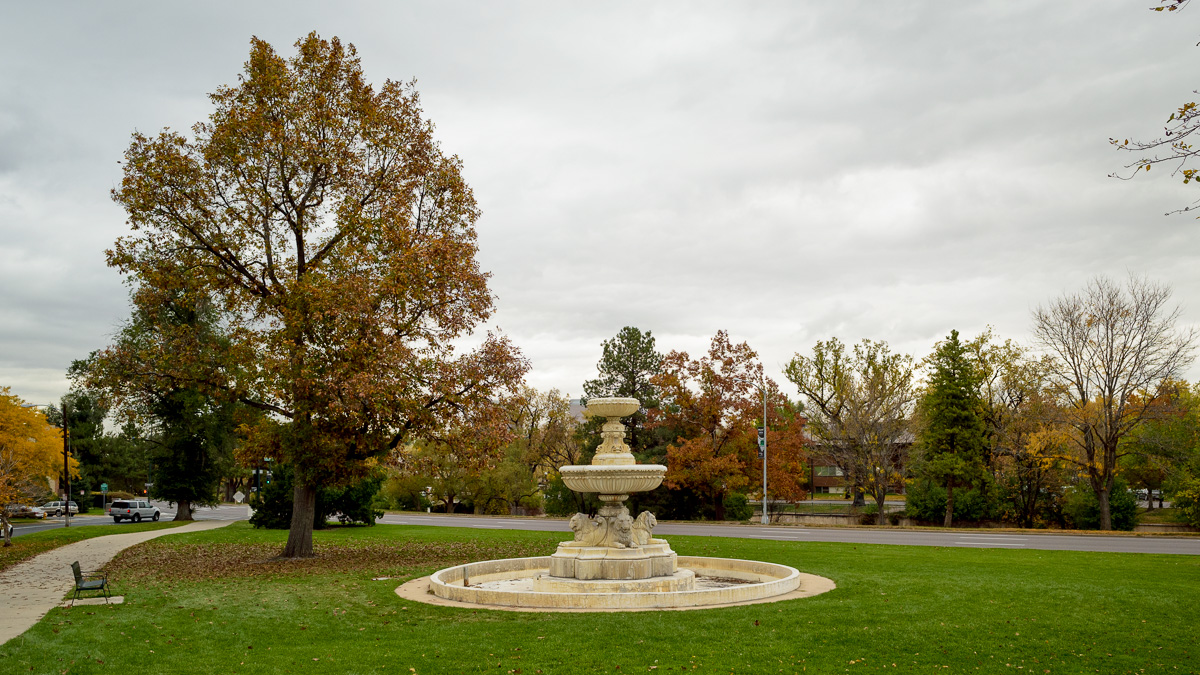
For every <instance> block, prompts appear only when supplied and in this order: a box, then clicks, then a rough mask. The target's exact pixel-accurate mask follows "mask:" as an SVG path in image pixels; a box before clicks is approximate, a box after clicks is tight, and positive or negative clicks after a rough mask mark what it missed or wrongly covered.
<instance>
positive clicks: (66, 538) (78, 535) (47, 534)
mask: <svg viewBox="0 0 1200 675" xmlns="http://www.w3.org/2000/svg"><path fill="white" fill-rule="evenodd" d="M183 524H184V523H176V522H159V523H128V524H125V525H75V526H73V527H59V528H55V529H52V530H42V531H41V532H31V533H29V534H22V535H21V536H19V537H13V540H12V546H0V572H3V571H4V570H6V569H8V568H10V567H12V566H13V565H16V564H17V563H21V562H24V561H26V560H29V559H30V558H32V557H34V556H36V555H37V554H39V553H45V552H46V551H49V550H51V549H56V548H58V547H60V546H66V545H67V544H74V543H75V542H77V541H83V540H84V539H91V538H92V537H103V536H105V535H109V534H124V533H129V532H144V531H146V530H162V529H166V528H172V527H179V526H180V525H183Z"/></svg>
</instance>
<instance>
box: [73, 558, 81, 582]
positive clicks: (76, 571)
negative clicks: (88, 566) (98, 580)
mask: <svg viewBox="0 0 1200 675" xmlns="http://www.w3.org/2000/svg"><path fill="white" fill-rule="evenodd" d="M71 573H72V574H74V575H75V585H76V586H78V585H79V584H82V583H83V572H81V571H79V561H78V560H76V561H75V562H73V563H71Z"/></svg>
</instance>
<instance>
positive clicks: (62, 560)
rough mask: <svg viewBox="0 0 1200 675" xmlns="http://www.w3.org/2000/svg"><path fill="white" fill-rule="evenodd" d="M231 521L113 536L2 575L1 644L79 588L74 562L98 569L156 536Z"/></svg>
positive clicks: (49, 553) (56, 551)
mask: <svg viewBox="0 0 1200 675" xmlns="http://www.w3.org/2000/svg"><path fill="white" fill-rule="evenodd" d="M231 522H233V521H230V520H202V521H197V522H194V523H191V524H188V525H184V526H182V527H173V528H170V529H164V530H152V531H149V532H130V533H129V534H109V535H105V536H103V537H93V538H92V539H85V540H83V541H77V542H75V543H74V544H67V545H66V546H62V547H59V548H56V549H54V550H52V551H46V552H45V553H42V554H40V555H37V556H34V557H33V558H30V559H29V560H26V561H25V562H23V563H20V564H18V565H14V566H13V567H10V568H9V569H7V570H5V571H3V572H0V608H3V609H2V610H0V645H2V644H4V643H5V642H8V641H9V640H11V639H13V638H15V637H17V636H18V635H20V634H21V633H24V632H25V631H27V630H29V629H30V627H32V626H33V624H35V623H37V622H38V621H40V620H41V618H42V617H43V616H46V613H47V612H49V611H50V610H51V609H54V608H55V607H57V606H58V605H59V603H61V602H62V600H63V596H64V595H66V593H67V591H70V590H71V589H73V588H74V587H75V579H74V577H72V576H71V563H73V562H75V561H76V560H78V561H79V567H80V568H82V569H84V570H98V569H100V568H101V567H103V566H104V565H106V564H108V561H110V560H112V559H113V557H115V556H116V555H117V554H118V553H120V552H121V551H123V550H125V549H127V548H129V547H130V546H134V545H136V544H140V543H142V542H143V541H149V540H151V539H154V538H156V537H163V536H166V535H169V534H181V533H183V532H197V531H200V530H212V529H215V528H218V527H224V526H225V525H228V524H229V523H231Z"/></svg>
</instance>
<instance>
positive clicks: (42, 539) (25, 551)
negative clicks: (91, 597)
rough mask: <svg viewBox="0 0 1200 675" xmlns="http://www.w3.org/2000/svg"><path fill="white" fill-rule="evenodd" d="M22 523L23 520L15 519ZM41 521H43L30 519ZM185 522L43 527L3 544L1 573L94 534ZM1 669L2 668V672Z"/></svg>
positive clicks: (157, 527)
mask: <svg viewBox="0 0 1200 675" xmlns="http://www.w3.org/2000/svg"><path fill="white" fill-rule="evenodd" d="M16 522H21V521H16ZM29 522H38V523H40V522H41V521H29ZM182 524H183V523H175V522H161V523H129V524H126V525H86V526H81V525H75V526H72V527H61V526H60V527H57V528H55V529H53V530H42V531H41V532H31V533H29V534H22V535H21V536H19V537H13V539H12V546H0V572H3V571H4V570H6V569H8V568H9V567H12V566H13V565H16V564H17V563H19V562H23V561H25V560H28V559H30V558H32V557H33V556H35V555H37V554H39V553H44V552H46V551H49V550H50V549H52V548H58V547H59V546H66V545H67V544H73V543H75V542H77V541H83V540H84V539H91V538H92V537H102V536H104V535H106V534H121V533H123V532H141V531H143V530H161V529H163V528H168V527H178V526H180V525H182ZM0 672H2V671H0Z"/></svg>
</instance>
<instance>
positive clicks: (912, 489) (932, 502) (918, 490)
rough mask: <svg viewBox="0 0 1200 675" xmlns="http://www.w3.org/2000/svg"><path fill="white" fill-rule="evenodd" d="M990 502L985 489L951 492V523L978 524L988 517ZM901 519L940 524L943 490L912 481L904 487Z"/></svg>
mask: <svg viewBox="0 0 1200 675" xmlns="http://www.w3.org/2000/svg"><path fill="white" fill-rule="evenodd" d="M992 510H993V509H992V500H991V499H989V498H988V491H987V490H986V488H974V489H970V490H967V489H963V488H958V489H956V490H955V491H954V513H953V518H954V520H955V521H960V520H961V521H967V522H979V521H981V520H987V519H988V518H989V517H990V516H991V511H992ZM904 512H905V515H907V516H908V517H909V518H912V519H913V520H920V521H924V522H929V523H941V522H944V521H945V519H946V488H944V487H942V486H941V485H935V484H933V482H931V481H916V482H914V483H912V484H910V485H909V486H908V494H907V496H906V497H905V506H904Z"/></svg>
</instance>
